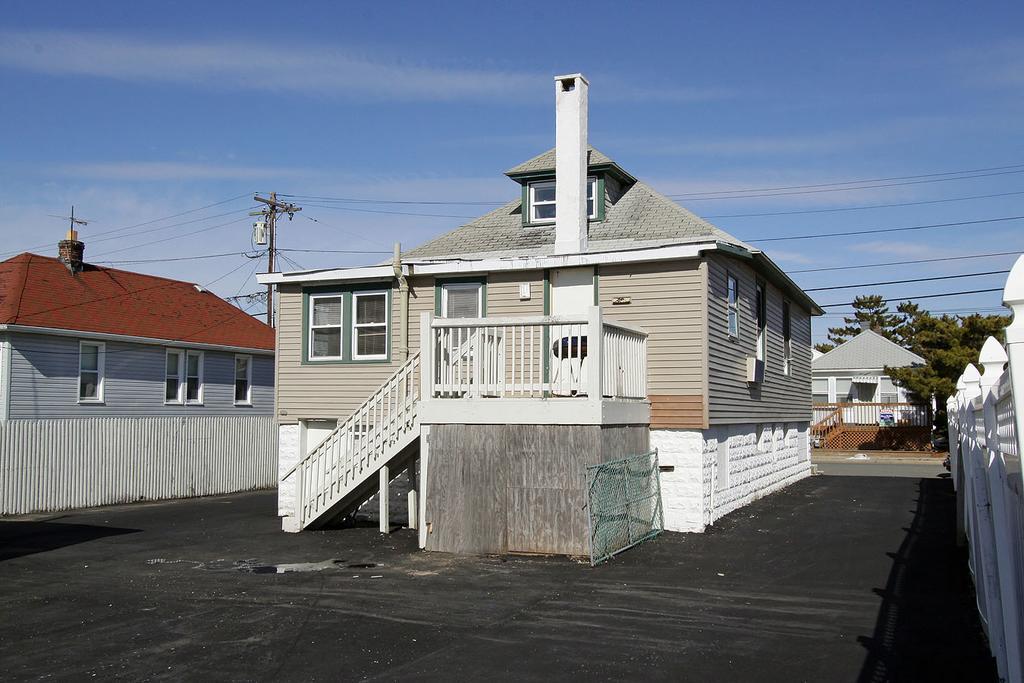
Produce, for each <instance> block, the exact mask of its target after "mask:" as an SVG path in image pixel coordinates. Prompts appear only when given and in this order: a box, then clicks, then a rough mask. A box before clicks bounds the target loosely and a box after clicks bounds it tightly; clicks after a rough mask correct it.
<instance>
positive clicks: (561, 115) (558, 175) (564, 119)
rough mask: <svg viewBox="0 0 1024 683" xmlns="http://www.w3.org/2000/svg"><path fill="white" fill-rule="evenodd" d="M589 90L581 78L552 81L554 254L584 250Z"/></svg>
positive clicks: (585, 240) (575, 75)
mask: <svg viewBox="0 0 1024 683" xmlns="http://www.w3.org/2000/svg"><path fill="white" fill-rule="evenodd" d="M589 90H590V83H588V82H587V79H586V78H584V77H583V74H569V75H568V76H556V77H555V253H556V254H579V253H582V252H584V251H586V250H587V94H588V91H589ZM595 199H597V198H596V197H595Z"/></svg>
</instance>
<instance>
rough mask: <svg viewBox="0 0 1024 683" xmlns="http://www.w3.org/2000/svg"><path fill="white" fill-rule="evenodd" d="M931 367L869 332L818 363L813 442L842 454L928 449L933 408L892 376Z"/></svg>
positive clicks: (815, 363) (814, 370)
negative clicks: (894, 370) (894, 371)
mask: <svg viewBox="0 0 1024 683" xmlns="http://www.w3.org/2000/svg"><path fill="white" fill-rule="evenodd" d="M925 364H926V361H925V359H924V358H922V357H921V356H919V355H917V354H916V353H913V352H911V351H909V350H907V349H905V348H903V347H902V346H900V345H899V344H897V343H896V342H894V341H892V340H891V339H889V338H887V337H885V336H884V335H882V334H880V333H879V332H876V331H875V330H873V329H870V328H867V327H865V329H863V330H861V332H859V333H858V334H857V335H856V336H854V337H852V338H851V339H848V340H847V341H845V342H843V343H842V344H840V345H839V346H837V347H835V348H834V349H832V350H830V351H828V352H827V353H823V354H820V355H818V356H817V357H815V358H814V359H813V360H812V361H811V374H812V383H813V401H814V422H813V424H812V425H811V436H812V441H813V442H814V443H816V444H817V445H819V446H821V447H824V448H839V449H886V450H890V449H910V450H922V449H925V448H927V447H928V445H929V441H930V435H931V418H932V406H930V405H928V404H926V403H924V402H922V401H920V400H916V399H915V398H914V397H913V396H912V395H910V394H909V393H908V392H907V390H906V389H904V388H903V387H901V386H898V385H896V384H895V383H894V382H893V381H892V378H891V377H889V375H888V373H887V371H886V368H907V367H921V366H924V365H925Z"/></svg>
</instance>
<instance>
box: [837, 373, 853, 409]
mask: <svg viewBox="0 0 1024 683" xmlns="http://www.w3.org/2000/svg"><path fill="white" fill-rule="evenodd" d="M853 396H854V393H853V378H852V377H836V401H837V402H839V403H850V402H852V401H853Z"/></svg>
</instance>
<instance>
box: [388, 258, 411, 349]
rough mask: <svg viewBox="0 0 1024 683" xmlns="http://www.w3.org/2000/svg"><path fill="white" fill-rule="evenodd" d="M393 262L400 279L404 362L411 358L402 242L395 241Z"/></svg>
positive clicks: (399, 345) (400, 339) (406, 282)
mask: <svg viewBox="0 0 1024 683" xmlns="http://www.w3.org/2000/svg"><path fill="white" fill-rule="evenodd" d="M391 263H392V266H393V267H394V269H395V277H396V278H397V279H398V318H399V321H400V323H399V324H400V328H399V329H400V332H399V335H400V336H399V340H398V352H399V354H400V359H401V361H402V362H403V363H404V362H405V361H407V360H409V279H408V278H407V277H405V273H403V272H402V245H401V243H400V242H395V255H394V258H393V259H392V261H391Z"/></svg>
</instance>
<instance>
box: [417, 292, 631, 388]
mask: <svg viewBox="0 0 1024 683" xmlns="http://www.w3.org/2000/svg"><path fill="white" fill-rule="evenodd" d="M421 339H423V340H425V341H424V343H423V346H422V347H421V348H422V349H423V352H424V368H425V372H424V379H425V381H426V383H427V384H428V385H429V386H427V385H425V387H424V394H425V395H427V396H430V397H431V398H436V399H450V398H576V397H588V396H589V397H602V398H612V399H627V400H630V399H635V400H643V399H645V398H646V397H647V361H646V358H647V333H646V332H644V331H643V330H642V329H640V328H638V327H634V326H631V325H627V324H625V323H621V322H615V321H610V320H603V319H602V316H601V311H600V309H599V308H597V307H596V306H594V307H591V308H590V310H588V311H587V312H586V313H585V314H581V315H578V316H533V317H523V318H436V319H435V318H433V316H431V315H430V314H427V313H425V314H423V318H422V322H421ZM428 355H429V360H428V359H427V356H428Z"/></svg>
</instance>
